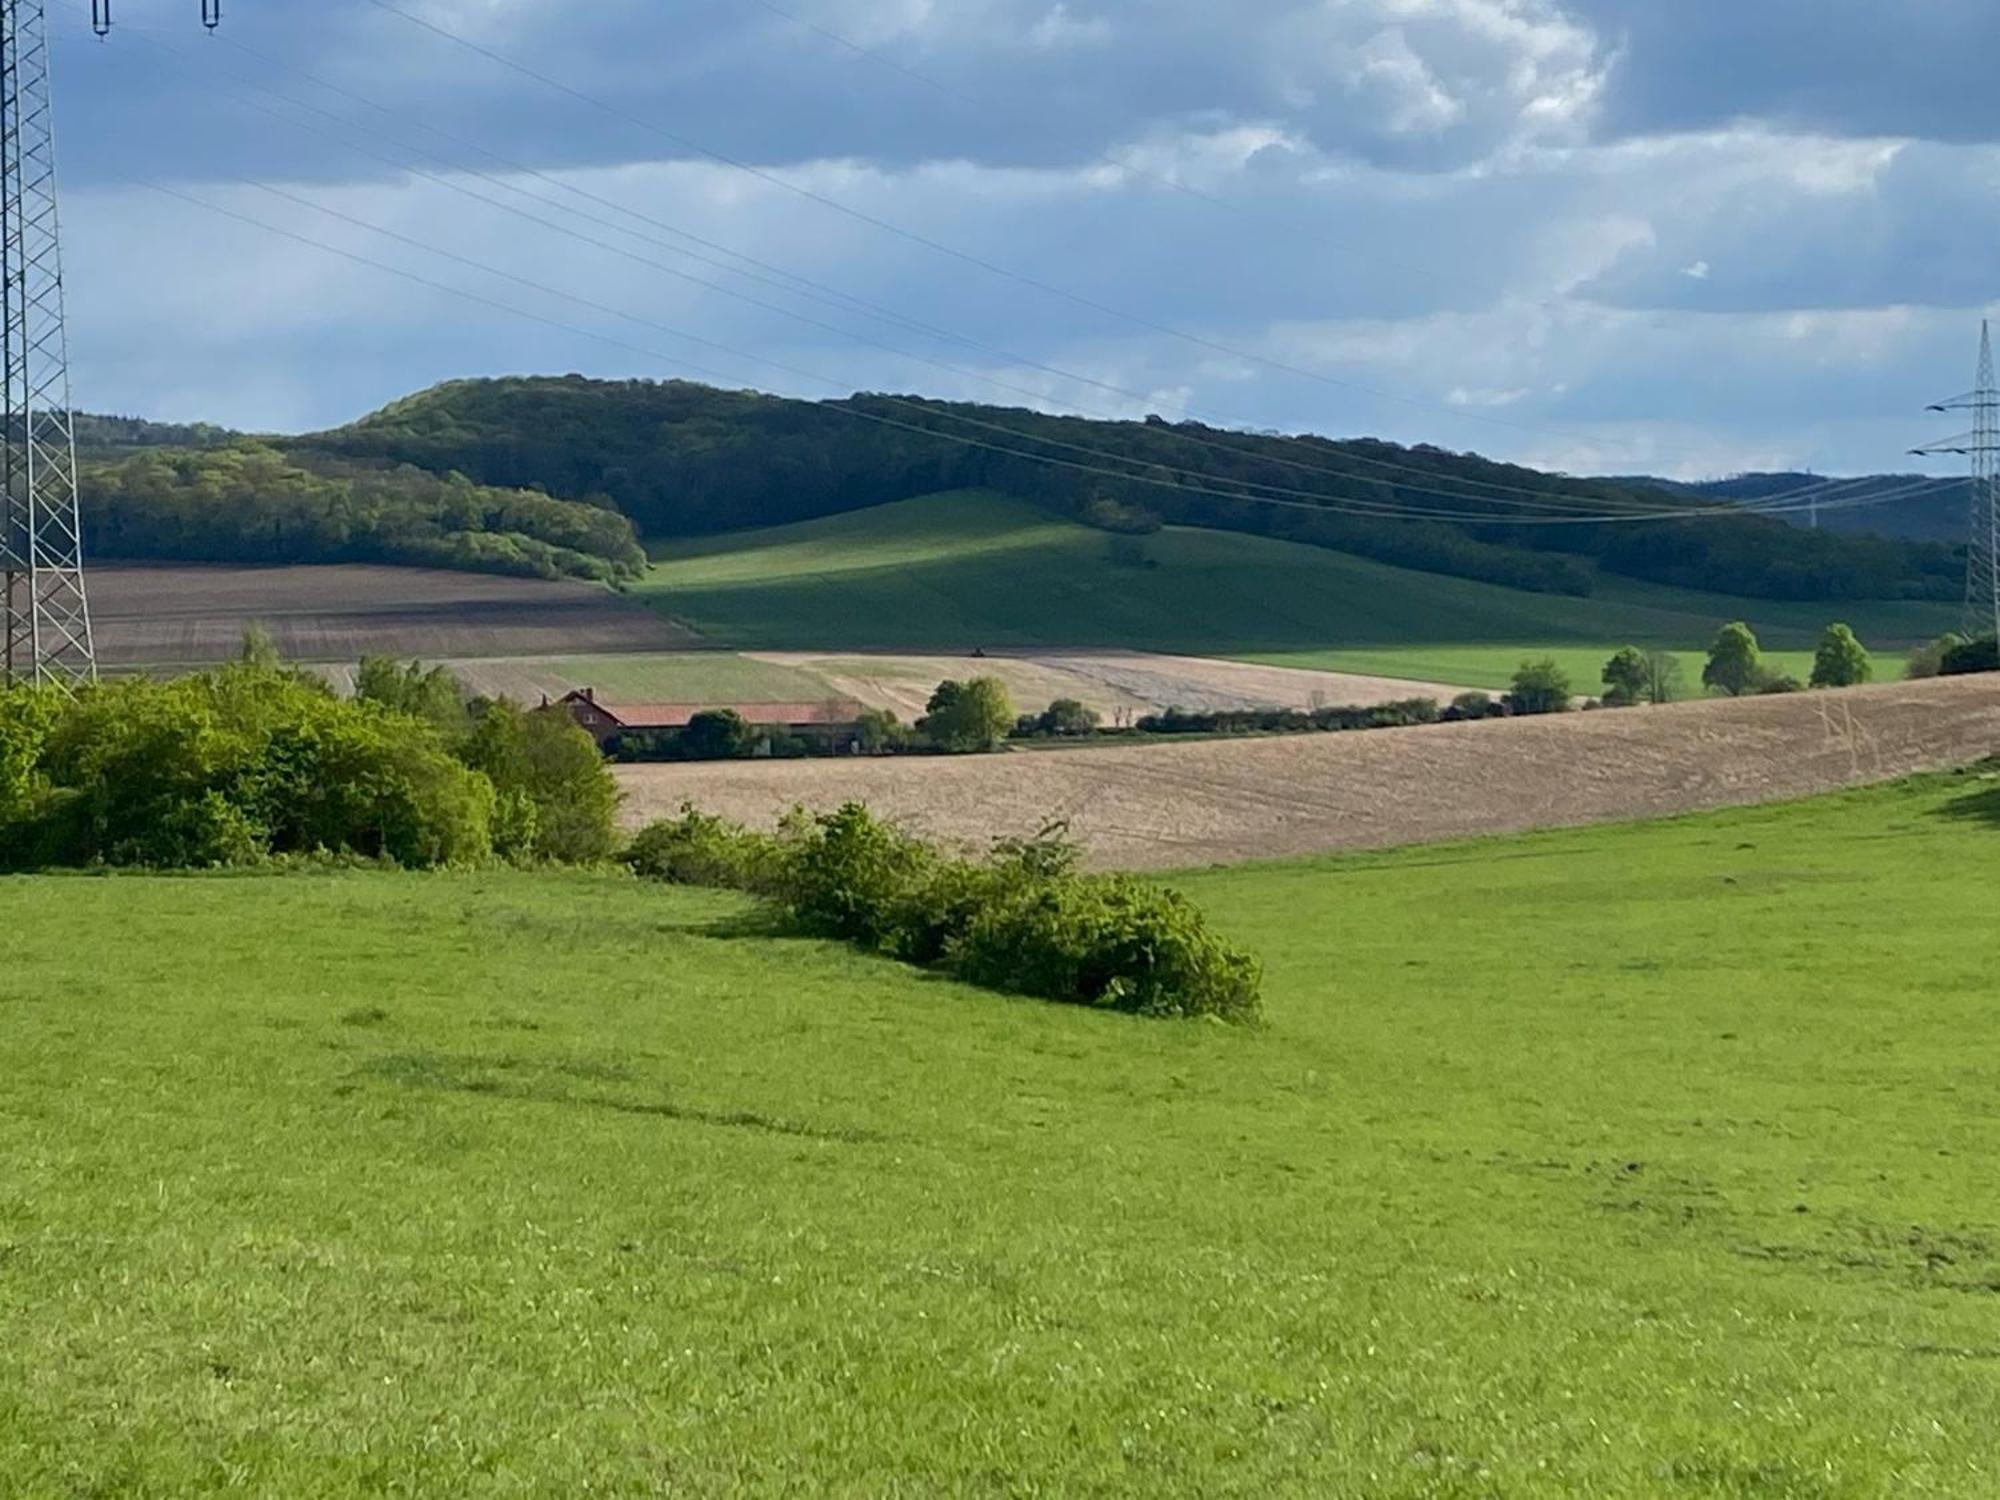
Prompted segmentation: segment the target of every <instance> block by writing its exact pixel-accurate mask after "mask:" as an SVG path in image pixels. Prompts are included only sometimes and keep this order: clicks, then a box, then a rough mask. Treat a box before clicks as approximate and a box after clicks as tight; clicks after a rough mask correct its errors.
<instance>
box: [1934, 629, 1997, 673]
mask: <svg viewBox="0 0 2000 1500" xmlns="http://www.w3.org/2000/svg"><path fill="white" fill-rule="evenodd" d="M1938 671H1939V673H1940V674H1941V675H1943V676H1946V677H1964V676H1968V675H1970V674H1971V673H1974V672H2000V640H1995V639H1994V638H1993V637H1992V636H1990V635H1989V636H1987V637H1985V638H1984V639H1983V640H1977V641H1960V642H1958V643H1957V644H1956V645H1954V646H1952V647H1950V648H1949V649H1948V650H1946V651H1945V652H1944V654H1943V657H1942V659H1941V660H1940V662H1939V664H1938Z"/></svg>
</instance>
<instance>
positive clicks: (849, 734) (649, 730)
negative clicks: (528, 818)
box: [562, 688, 866, 754]
mask: <svg viewBox="0 0 2000 1500" xmlns="http://www.w3.org/2000/svg"><path fill="white" fill-rule="evenodd" d="M562 702H563V707H565V708H567V709H568V710H569V711H570V715H571V717H572V718H574V719H575V720H576V722H577V723H578V724H580V725H582V726H583V728H584V729H585V730H587V731H588V732H589V734H590V736H591V738H592V739H594V740H596V741H597V743H598V744H599V745H600V746H609V745H610V744H611V743H612V742H613V741H614V740H616V739H618V738H619V737H621V736H623V735H628V734H629V735H646V734H671V733H674V732H676V731H678V730H682V729H685V728H687V726H688V724H689V722H690V721H691V720H692V719H693V718H694V717H695V715H697V714H704V713H717V712H720V711H723V710H727V711H728V712H730V713H733V714H735V715H736V716H737V717H738V718H740V719H741V720H743V722H744V723H746V724H748V725H750V726H751V727H752V728H754V729H761V730H764V731H767V732H768V733H769V734H770V735H772V736H777V735H787V736H792V737H795V738H799V739H816V740H823V741H824V742H825V744H826V747H827V749H828V750H830V751H831V752H833V753H835V754H845V753H850V752H852V751H854V750H856V749H858V748H859V747H860V725H861V716H862V714H863V713H864V712H866V708H865V706H864V705H863V704H861V703H858V702H856V701H854V700H853V699H851V698H827V699H822V700H821V701H819V702H816V703H623V702H614V701H612V700H610V699H607V698H600V697H599V696H598V695H597V692H596V690H595V689H593V688H580V689H578V690H577V691H576V692H573V693H571V694H570V695H569V696H568V697H566V698H564V699H563V700H562Z"/></svg>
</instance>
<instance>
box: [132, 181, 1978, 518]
mask: <svg viewBox="0 0 2000 1500" xmlns="http://www.w3.org/2000/svg"><path fill="white" fill-rule="evenodd" d="M131 180H132V181H133V182H134V184H135V185H137V186H141V187H145V188H148V189H151V190H152V191H155V192H159V193H162V194H164V195H166V196H168V197H170V198H175V199H178V200H179V201H181V202H184V203H188V204H191V205H193V206H194V207H197V208H202V209H206V210H208V211H209V212H212V213H216V214H219V215H221V216H222V217H225V218H229V219H232V220H235V221H237V222H239V223H243V224H247V225H250V226H253V227H256V228H259V229H262V230H265V231H266V232H268V233H272V234H275V235H278V236H281V237H282V238H285V239H288V240H292V241H294V242H296V243H299V244H302V245H307V246H310V247H312V248H314V249H318V250H321V251H323V252H326V253H328V254H332V255H336V256H339V257H341V258H342V259H345V260H348V261H351V262H353V263H355V264H358V265H363V266H368V267H372V268H373V269H376V270H379V271H383V272H386V273H387V274H390V275H393V276H397V277H400V278H402V279H404V280H407V281H410V282H413V283H415V284H417V285H420V286H424V287H426V288H428V289H430V290H433V291H438V292H443V293H446V294H447V295H450V296H454V297H458V298H461V299H463V300H466V301H469V302H472V303H475V304H477V305H480V306H483V307H486V308H489V309H492V310H495V311H499V312H504V313H507V314H509V315H511V316H514V317H519V318H523V319H526V320H528V321H531V322H534V323H537V324H540V325H542V326H544V327H548V328H553V329H556V330H559V331H561V332H565V333H569V334H571V335H574V336H577V337H581V338H587V339H591V340H594V341H596V342H599V343H603V344H605V345H607V346H609V347H613V348H617V349H621V350H623V351H625V352H627V353H632V354H637V355H639V356H641V357H642V358H645V359H647V360H650V361H655V362H658V363H661V364H665V365H668V366H670V367H672V368H675V369H687V370H693V371H694V372H695V373H697V374H702V375H705V376H707V377H709V378H711V379H722V380H726V379H728V377H726V376H723V375H721V374H719V373H718V372H716V371H714V370H711V369H706V368H704V367H702V366H700V365H696V364H693V363H691V362H690V361H687V360H685V359H682V358H676V357H673V356H668V355H665V354H662V353H660V352H659V351H658V350H655V349H651V348H648V347H645V346H643V345H638V344H634V343H631V342H629V341H627V340H623V339H619V338H616V337H614V336H612V335H608V334H604V333H601V332H597V331H594V330H590V329H586V328H582V327H579V326H578V325H576V324H573V323H568V322H565V321H563V320H562V319H559V318H553V317H549V316H547V315H545V314H542V313H538V312H534V311H532V310H529V309H524V308H520V307H517V306H514V305H512V304H510V303H505V302H501V301H499V300H497V299H495V298H491V297H487V296H484V295H483V294H480V293H477V292H473V291H470V290H468V289H466V288H462V287H458V286H454V285H452V284H450V283H447V282H441V281H437V280H435V279H433V278H431V277H427V276H423V275H421V274H419V273H416V272H412V271H409V270H407V269H405V268H402V267H398V266H394V265H391V264H389V263H387V262H384V261H380V260H376V259H374V258H373V257H370V256H366V255H362V254H359V253H357V252H355V251H351V250H347V249H344V248H341V247H339V246H335V245H331V244H328V243H327V242H325V241H323V240H319V239H316V238H315V237H313V236H310V235H305V234H301V233H299V232H297V231H295V230H290V229H286V228H283V227H281V226H278V225H274V224H271V223H270V222H268V221H266V220H263V219H259V218H257V217H256V216H254V215H250V214H245V213H241V212H239V211H237V210H234V209H230V208H227V207H224V206H222V205H219V204H215V203H211V202H209V201H207V200H205V199H202V198H199V197H197V196H195V195H193V194H191V193H187V192H184V191H182V190H180V189H178V188H173V187H170V186H168V185H166V184H164V183H159V182H155V181H152V180H150V179H145V178H134V179H131ZM244 185H245V186H250V187H253V188H260V189H262V190H264V191H267V192H273V193H275V194H276V195H277V196H279V197H281V198H289V199H291V200H292V201H294V202H296V203H299V204H301V205H302V206H305V207H308V208H313V209H316V210H318V211H320V212H323V213H328V214H330V215H331V216H333V217H336V218H342V219H346V220H348V221H349V222H351V223H355V224H357V225H358V226H359V227H363V228H370V229H376V232H380V233H386V234H388V235H389V236H390V237H392V238H397V239H401V240H403V241H404V242H406V243H409V244H411V245H413V246H415V247H416V248H419V249H423V250H427V251H429V252H431V253H435V254H438V255H441V256H443V257H445V258H448V259H452V260H454V261H457V262H459V263H461V264H465V265H467V266H470V267H472V268H473V269H476V270H480V271H482V272H484V273H486V274H491V275H495V276H499V277H502V278H504V279H507V280H510V281H513V282H516V283H517V284H519V285H521V286H523V287H525V288H528V289H530V290H533V291H536V292H539V293H542V294H544V295H550V296H557V297H561V298H563V299H564V300H568V301H573V302H576V303H578V304H579V305H582V306H587V307H591V308H592V309H593V310H596V311H600V312H604V313H607V314H609V315H612V316H616V317H620V318H626V319H628V320H630V321H634V322H639V323H644V324H646V326H651V327H655V328H657V329H659V330H661V331H664V332H667V333H670V334H672V335H674V336H676V337H682V338H687V339H689V340H690V341H691V342H697V343H701V344H704V345H706V346H708V347H712V348H715V349H718V350H720V351H722V352H724V353H728V354H731V355H734V356H736V357H739V358H744V359H749V360H752V361H755V362H762V363H769V361H765V360H763V359H762V357H761V356H757V355H752V354H749V353H748V352H747V351H744V350H740V349H736V348H734V347H732V346H730V345H727V344H723V343H721V342H719V341H717V340H712V339H705V338H698V337H696V336H693V335H688V334H686V333H684V332H683V331H681V330H678V329H673V328H670V327H668V326H667V325H664V324H653V323H650V322H649V321H648V320H645V319H641V318H637V317H636V316H634V315H631V314H626V313H623V312H621V311H619V310H618V309H616V308H611V307H609V306H606V305H604V304H598V303H593V302H591V301H590V300H589V299H586V298H581V297H577V296H575V295H573V294H571V293H566V292H560V291H556V290H555V289H552V288H547V287H543V286H541V285H539V284H538V283H535V282H532V281H529V280H527V279H526V278H524V277H520V276H517V275H515V274H514V273H512V272H507V271H502V270H498V269H496V268H492V267H485V266H482V265H480V263H478V262H476V261H473V260H471V259H470V258H469V257H465V256H460V255H458V254H457V253H456V252H452V251H444V250H439V249H437V248H436V247H432V246H428V245H425V244H424V243H423V242H422V241H419V240H415V239H413V238H411V237H409V236H403V235H400V234H399V233H398V232H396V231H382V230H379V229H377V228H376V226H370V225H368V224H367V223H366V221H362V220H357V219H354V218H353V216H350V215H344V214H341V213H340V212H339V211H337V210H327V209H325V208H324V207H323V206H321V205H317V204H313V203H312V202H311V201H310V200H307V199H304V198H301V197H299V196H298V195H295V194H291V193H288V192H286V191H285V190H283V189H275V188H272V187H270V186H269V185H268V184H257V183H249V182H245V183H244ZM796 373H799V374H801V375H803V376H805V377H806V378H809V379H814V380H817V381H820V382H822V383H826V384H829V385H834V384H835V383H834V382H831V381H827V380H826V377H824V376H818V375H814V374H813V373H812V372H808V371H797V372H796ZM835 388H836V389H837V388H838V387H837V385H836V386H835ZM878 399H880V400H883V401H885V402H887V403H889V404H893V405H897V406H901V407H907V408H910V409H911V410H913V411H915V412H917V413H918V414H919V415H921V416H924V417H929V418H936V417H942V418H944V419H945V420H948V421H959V422H962V423H966V424H967V425H971V426H975V427H981V428H985V429H986V430H990V431H994V432H998V433H1001V434H1003V435H1005V436H1007V437H1009V438H1012V439H1014V440H1016V441H1023V442H1028V443H1032V444H1037V445H1040V446H1045V447H1058V448H1068V449H1071V450H1073V451H1078V452H1082V453H1085V454H1088V455H1089V456H1091V457H1093V458H1096V459H1099V460H1104V459H1107V458H1108V459H1110V460H1111V461H1113V462H1126V463H1131V464H1134V465H1148V466H1150V461H1149V460H1146V459H1143V458H1132V459H1126V458H1123V457H1122V456H1120V455H1106V454H1103V453H1101V452H1098V451H1097V450H1092V449H1083V448H1079V447H1078V446H1077V445H1074V444H1066V443H1060V442H1057V441H1056V440H1053V439H1047V438H1043V437H1040V436H1037V435H1035V434H1028V433H1020V432H1017V431H1015V430H1014V429H1011V428H1006V427H1002V426H998V425H997V424H992V423H983V422H977V421H974V420H973V419H969V418H966V417H963V416H962V415H960V414H957V413H953V412H949V411H938V410H935V409H933V408H931V407H929V406H926V405H924V404H923V403H918V402H911V401H906V400H902V399H901V398H896V397H881V398H878ZM824 409H827V410H832V411H835V412H839V413H841V414H842V415H845V416H848V417H850V418H855V419H858V420H861V421H866V422H869V423H872V424H875V425H877V426H882V427H887V428H892V429H895V430H899V431H904V432H911V433H915V434H918V435H920V436H923V437H927V438H930V439H933V440H936V441H942V442H948V443H952V444H956V445H958V446H961V447H964V448H968V449H975V450H980V451H986V452H992V453H998V454H1001V455H1003V456H1007V457H1012V458H1018V459H1022V460H1025V461H1029V462H1034V463H1040V464H1043V465H1045V466H1047V467H1052V468H1059V469H1063V470H1067V471H1070V472H1077V473H1084V474H1090V475H1094V476H1097V477H1100V478H1108V479H1116V480H1119V481H1121V482H1124V483H1136V484H1143V485H1147V486H1149V487H1152V488H1155V489H1161V490H1166V491H1170V492H1175V493H1182V494H1191V495H1199V496H1202V497H1204V498H1208V499H1215V500H1223V501H1229V502H1233V503H1237V504H1254V505H1264V506H1271V507H1277V508H1281V509H1293V510H1304V511H1310V512H1314V513H1317V514H1322V515H1324V514H1328V513H1332V514H1336V515H1341V514H1345V515H1358V516H1363V517H1367V518H1371V519H1382V520H1404V521H1408V520H1444V521H1450V522H1452V523H1453V524H1459V525H1481V524H1489V525H1508V526H1514V525H1533V524H1572V523H1574V524H1611V523H1617V522H1624V521H1635V520H1657V521H1666V520H1688V519H1695V518H1699V517H1701V516H1703V515H1740V514H1742V513H1743V508H1742V507H1737V506H1724V507H1716V508H1714V509H1712V510H1699V509H1693V510H1691V509H1687V508H1677V509H1674V510H1671V511H1662V512H1658V513H1654V514H1651V515H1646V516H1634V515H1624V514H1621V515H1616V516H1606V517H1601V518H1588V519H1587V520H1585V519H1575V520H1574V521H1573V518H1568V517H1558V518H1546V517H1532V518H1525V519H1522V518H1510V517H1504V516H1463V515H1454V514H1448V513H1439V514H1430V513H1426V512H1424V511H1422V510H1421V509H1418V508H1414V507H1385V506H1381V505H1372V504H1367V503H1365V502H1354V501H1349V500H1341V499H1337V498H1333V497H1323V496H1312V497H1310V498H1309V499H1306V500H1292V499H1284V498H1276V497H1273V496H1269V495H1260V494H1249V493H1241V492H1237V491H1231V490H1223V489H1215V488H1210V487H1208V486H1203V485H1192V484H1188V483H1185V482H1182V481H1178V480H1172V479H1165V480H1163V479H1159V478H1155V477H1153V476H1151V475H1149V474H1144V473H1137V474H1135V473H1127V472H1123V471H1120V470H1115V469H1109V468H1104V467H1102V466H1101V464H1089V463H1082V462H1078V461H1074V460H1069V459H1061V458H1052V457H1050V456H1049V455H1047V454H1046V453H1039V452H1033V451H1027V450H1024V449H1021V448H1015V447H1009V446H1005V445H1002V444H999V443H994V442H988V441H983V440H980V439H976V438H969V437H965V436H963V435H961V434H958V433H954V432H949V431H940V430H938V429H936V428H934V427H930V426H926V425H921V424H918V423H914V422H907V421H899V420H897V419H895V418H891V417H885V416H883V415H882V414H880V413H879V412H871V411H867V410H865V409H863V408H861V407H859V406H857V405H855V404H853V403H851V402H847V401H835V402H832V403H829V404H827V405H826V406H825V408H824ZM1850 482H1852V481H1850ZM1949 482H1950V481H1932V483H1940V484H1942V483H1949ZM1885 498H1887V497H1885Z"/></svg>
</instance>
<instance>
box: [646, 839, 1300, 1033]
mask: <svg viewBox="0 0 2000 1500" xmlns="http://www.w3.org/2000/svg"><path fill="white" fill-rule="evenodd" d="M627 860H628V862H629V863H630V864H631V866H632V868H633V869H634V870H635V871H637V872H638V873H639V874H641V875H644V876H648V877H650V878H653V879H657V880H665V881H670V882H674V883H679V884H691V885H716V886H725V887H729V888H732V889H738V890H749V891H753V892H756V893H759V894H765V895H769V896H772V897H774V898H775V900H776V901H777V903H778V905H779V906H780V908H781V909H782V910H783V912H784V914H785V916H786V917H787V919H788V920H789V921H790V923H791V924H792V925H793V926H794V927H795V928H796V929H798V930H799V931H801V932H804V933H809V934H811V935H813V936H817V937H824V938H836V939H839V940H841V941H844V942H849V943H853V944H855V945H856V946H858V947H862V948H865V949H867V950H869V951H871V952H875V953H880V954H884V955H887V956H889V957H892V958H896V959H900V960H902V961H903V962H905V963H913V964H922V965H928V966H934V967H937V968H939V969H941V970H943V971H944V972H946V973H950V974H952V975H955V976H957V977H958V978H961V979H964V980H966V981H968V982H969V983H973V984H980V985H984V986H987V987H989V988H993V989H1001V990H1007V991H1012V992H1014V993H1017V994H1026V995H1033V996H1036V997H1038V998H1042V999H1048V1000H1057V1001H1062V1002H1066V1003H1070V1004H1077V1005H1089V1006H1096V1007H1101V1008H1104V1009H1110V1010H1119V1011H1127V1012H1131V1013H1134V1014H1140V1015H1149V1016H1213V1017H1217V1018H1219V1019H1222V1020H1226V1021H1236V1022H1250V1021H1254V1020H1256V1019H1257V1018H1258V1016H1259V1014H1260V1012H1261V1005H1262V1001H1261V998H1260V989H1261V985H1262V975H1261V971H1260V970H1259V968H1258V966H1257V964H1256V962H1255V961H1254V960H1253V959H1251V958H1250V957H1248V956H1247V955H1245V954H1243V953H1240V952H1238V951H1236V950H1234V949H1232V948H1230V947H1228V946H1227V945H1225V944H1224V943H1222V942H1221V941H1220V940H1219V939H1217V938H1216V937H1215V936H1214V935H1213V934H1212V933H1211V932H1209V930H1208V928H1207V925H1206V923H1205V922H1204V920H1203V918H1202V916H1201V913H1200V912H1199V911H1198V910H1197V909H1196V908H1195V907H1194V906H1193V905H1192V904H1191V903H1189V902H1188V901H1187V899H1186V898H1185V897H1183V896H1180V895H1178V894H1177V893H1175V892H1172V891H1168V890H1164V889H1161V888H1159V887H1155V886H1150V885H1146V884H1143V883H1141V882H1139V881H1136V880H1132V879H1129V878H1125V877H1101V876H1090V875H1084V874H1080V873H1079V872H1078V871H1077V868H1076V865H1077V850H1076V848H1075V846H1074V845H1072V844H1071V843H1069V841H1068V840H1067V839H1066V838H1065V837H1063V835H1062V832H1061V830H1060V829H1050V830H1045V831H1044V832H1043V834H1042V835H1041V836H1039V837H1037V838H1035V839H1030V840H1025V841H1021V842H1016V843H1008V844H1002V845H1000V846H999V847H997V848H996V849H995V850H994V852H993V853H992V854H991V855H990V856H989V857H988V858H987V859H985V860H981V861H970V860H960V859H951V858H948V857H946V856H944V855H943V854H941V853H939V852H938V851H937V850H936V849H934V848H932V847H930V846H929V845H927V844H924V843H922V842H921V841H919V840H917V839H914V838H911V837H910V836H909V835H907V834H905V833H903V832H901V831H900V830H898V829H895V828H893V827H891V826H889V825H888V824H885V823H883V822H882V821H881V820H879V819H877V818H876V817H874V816H873V815H872V814H871V813H869V811H868V810H867V809H866V808H865V807H861V806H859V805H857V804H850V805H849V806H846V807H843V808H841V809H840V810H839V811H837V812H833V813H828V814H824V815H820V816H816V817H815V816H808V815H806V814H804V813H795V814H794V815H793V816H792V817H791V818H790V819H788V820H787V822H786V825H785V828H784V829H783V830H782V831H781V833H780V834H779V835H778V836H777V837H775V838H774V837H771V836H768V835H764V834H758V833H752V832H749V831H746V830H745V829H742V828H740V827H737V826H736V825H733V824H730V823H726V822H723V821H722V820H720V819H717V818H712V817H708V816H706V815H704V814H701V813H698V812H696V811H695V810H694V809H692V808H684V809H683V810H682V813H681V816H680V818H679V819H678V820H675V821H673V822H668V823H656V824H654V825H653V826H652V827H650V828H648V829H647V830H645V832H643V833H641V834H640V835H639V837H638V838H637V839H636V840H634V842H633V845H632V849H631V852H630V853H629V854H628V855H627Z"/></svg>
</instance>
